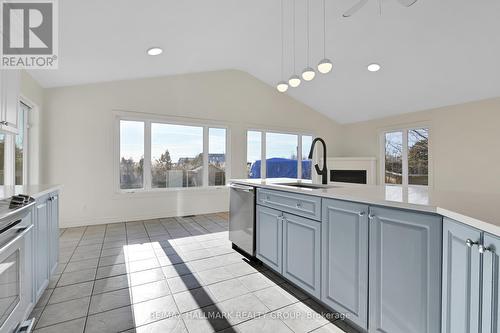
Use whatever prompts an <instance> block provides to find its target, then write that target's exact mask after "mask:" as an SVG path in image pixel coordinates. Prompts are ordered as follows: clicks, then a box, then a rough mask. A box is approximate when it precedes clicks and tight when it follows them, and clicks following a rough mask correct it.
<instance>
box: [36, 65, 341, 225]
mask: <svg viewBox="0 0 500 333" xmlns="http://www.w3.org/2000/svg"><path fill="white" fill-rule="evenodd" d="M125 70H126V69H125ZM112 110H127V111H134V112H143V113H148V114H154V115H164V116H169V117H180V118H178V119H180V120H182V119H189V118H197V119H209V120H211V121H212V122H213V121H215V122H220V123H221V124H225V125H227V126H229V128H230V135H231V137H230V142H231V149H230V158H231V170H232V175H231V177H232V178H242V177H245V171H246V151H245V147H246V129H247V128H263V129H275V130H288V131H290V130H296V131H301V132H304V131H305V132H311V134H316V135H318V136H321V137H324V138H325V140H326V141H327V143H328V146H329V151H330V152H329V155H330V156H335V155H336V151H337V149H338V146H339V144H340V140H339V136H338V134H339V131H340V129H339V126H338V125H337V124H336V123H335V122H334V121H332V120H331V119H329V118H326V117H325V116H323V115H321V114H319V113H318V112H316V111H314V110H312V109H310V108H309V107H307V106H305V105H303V104H301V103H299V102H298V101H296V100H294V99H292V98H291V97H289V96H288V95H285V94H280V93H278V92H277V91H276V90H275V89H274V88H272V87H269V86H268V85H266V84H264V83H262V82H261V81H259V80H257V79H255V78H254V77H252V76H250V75H248V74H246V73H243V72H240V71H233V70H228V71H218V72H207V73H198V74H188V75H180V76H169V77H159V78H149V79H139V80H129V81H118V82H109V83H98V84H90V85H81V86H72V87H64V88H53V89H47V90H46V91H45V97H44V111H45V114H44V117H43V119H42V120H43V123H42V124H43V125H42V126H43V129H44V131H43V137H42V142H43V145H44V147H45V148H44V149H43V154H44V158H43V162H42V181H43V182H44V183H55V184H62V185H63V193H62V196H61V226H62V227H69V226H77V225H86V224H97V223H108V222H116V221H124V220H137V219H146V218H155V217H166V216H175V215H186V214H195V213H209V212H217V211H224V210H227V209H228V191H227V189H223V190H213V189H212V190H202V189H195V190H180V191H174V192H162V193H156V194H142V195H141V194H128V195H123V194H117V193H116V191H115V189H114V186H113V174H114V173H113V167H114V165H115V164H114V158H115V156H114V154H113V116H112Z"/></svg>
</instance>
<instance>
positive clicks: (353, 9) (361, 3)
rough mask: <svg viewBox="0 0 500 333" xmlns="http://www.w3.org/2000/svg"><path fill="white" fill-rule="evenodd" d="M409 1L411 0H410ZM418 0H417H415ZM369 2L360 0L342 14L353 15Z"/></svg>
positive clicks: (345, 15)
mask: <svg viewBox="0 0 500 333" xmlns="http://www.w3.org/2000/svg"><path fill="white" fill-rule="evenodd" d="M408 1H409V0H408ZM415 1H416V0H415ZM367 2H368V0H360V1H359V2H358V3H357V4H355V5H354V6H352V7H351V8H350V9H349V10H348V11H347V12H345V13H344V15H342V16H343V17H351V16H352V15H354V14H355V13H356V12H357V11H358V10H360V9H361V7H363V6H364V5H366V3H367Z"/></svg>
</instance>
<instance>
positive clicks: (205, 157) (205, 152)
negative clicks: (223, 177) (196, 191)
mask: <svg viewBox="0 0 500 333" xmlns="http://www.w3.org/2000/svg"><path fill="white" fill-rule="evenodd" d="M208 131H209V129H208V127H207V126H204V127H203V184H202V186H203V187H208V186H209V184H208V168H209V166H208V149H209V142H208V137H209V135H208Z"/></svg>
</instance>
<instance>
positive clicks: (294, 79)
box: [288, 0, 300, 88]
mask: <svg viewBox="0 0 500 333" xmlns="http://www.w3.org/2000/svg"><path fill="white" fill-rule="evenodd" d="M295 69H296V67H295V0H293V72H294V73H296V70H295ZM288 84H289V85H290V87H292V88H297V87H298V86H300V77H299V76H298V75H297V74H293V75H292V76H290V78H289V79H288Z"/></svg>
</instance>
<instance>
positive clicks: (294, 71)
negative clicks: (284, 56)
mask: <svg viewBox="0 0 500 333" xmlns="http://www.w3.org/2000/svg"><path fill="white" fill-rule="evenodd" d="M295 51H296V50H295V0H293V74H296V70H295V69H296V66H295V53H296V52H295Z"/></svg>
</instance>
